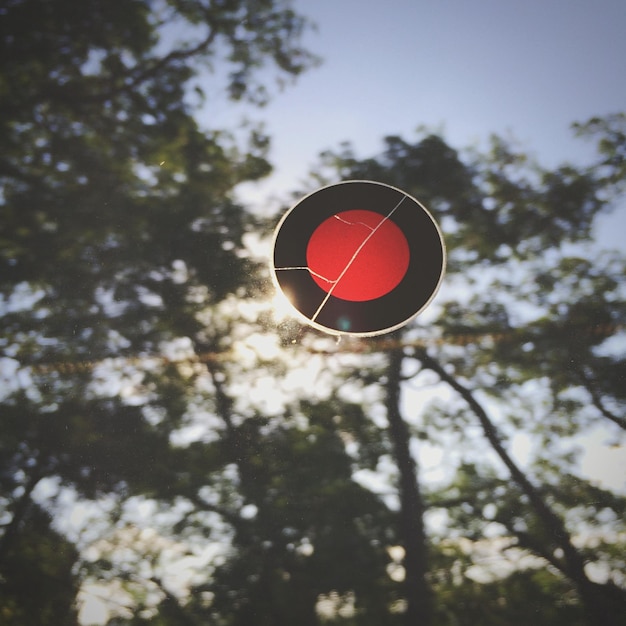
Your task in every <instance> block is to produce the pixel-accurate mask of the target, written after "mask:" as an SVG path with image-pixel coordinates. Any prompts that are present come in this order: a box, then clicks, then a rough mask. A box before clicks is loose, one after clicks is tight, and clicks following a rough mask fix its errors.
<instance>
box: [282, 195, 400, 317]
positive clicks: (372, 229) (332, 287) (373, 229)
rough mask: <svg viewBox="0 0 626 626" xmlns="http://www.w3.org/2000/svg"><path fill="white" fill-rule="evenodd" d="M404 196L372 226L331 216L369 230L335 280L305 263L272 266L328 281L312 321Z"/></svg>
mask: <svg viewBox="0 0 626 626" xmlns="http://www.w3.org/2000/svg"><path fill="white" fill-rule="evenodd" d="M406 198H408V196H407V195H403V196H402V198H401V199H400V201H399V202H398V203H397V204H396V206H394V207H393V209H391V211H389V213H387V215H385V216H384V217H383V219H382V220H380V222H379V223H378V224H377V225H376V226H375V227H372V226H370V225H369V224H365V223H363V222H350V221H348V220H345V219H343V218H341V217H339V216H338V215H334V216H333V217H335V218H336V219H338V220H339V221H340V222H344V223H346V224H348V225H350V226H358V225H361V226H365V227H366V228H367V229H368V230H369V231H370V232H369V234H368V235H367V236H366V237H365V238H364V239H363V241H362V242H361V243H360V244H359V247H358V248H357V249H356V251H355V252H354V254H353V255H352V257H350V259H349V260H348V262H347V263H346V265H345V267H344V268H343V270H342V271H341V273H340V274H339V276H338V277H337V278H336V279H335V280H331V279H329V278H327V277H326V276H322V275H321V274H318V273H317V272H316V271H315V270H312V269H311V268H310V267H308V266H307V265H302V266H295V267H275V268H274V270H275V271H277V272H279V271H286V270H306V271H307V272H309V274H311V275H313V276H317V277H318V278H319V279H320V280H323V281H324V282H326V283H328V284H329V285H330V289H329V290H328V292H327V293H326V296H325V297H324V299H323V300H322V302H321V304H320V305H319V306H318V307H317V310H316V311H315V313H314V314H313V316H312V317H311V318H310V319H311V321H312V322H315V320H316V319H317V318H318V317H319V315H320V313H321V312H322V309H323V308H324V307H325V306H326V303H327V302H328V300H329V299H330V297H331V296H332V295H333V291H334V290H335V288H336V287H337V285H338V284H339V282H340V281H341V279H342V278H343V277H344V276H345V275H346V273H347V272H348V270H349V269H350V267H351V266H352V264H353V263H354V261H355V260H356V258H357V257H358V256H359V254H360V252H361V250H363V248H364V247H365V244H366V243H367V242H368V241H369V240H370V239H371V238H372V237H373V236H374V234H375V233H376V231H378V229H379V228H380V227H381V226H382V225H383V224H384V223H385V222H386V221H387V220H388V219H390V218H391V216H392V215H393V214H394V213H395V211H396V210H397V209H398V208H399V206H400V205H401V204H402V202H404V200H406Z"/></svg>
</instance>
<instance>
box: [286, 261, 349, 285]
mask: <svg viewBox="0 0 626 626" xmlns="http://www.w3.org/2000/svg"><path fill="white" fill-rule="evenodd" d="M274 269H275V270H276V271H277V272H279V271H281V270H306V271H307V272H308V273H309V274H312V275H313V276H317V277H318V278H319V279H320V280H323V281H324V282H325V283H330V284H331V285H332V284H334V283H336V282H337V280H338V279H337V280H331V279H330V278H326V276H322V275H321V274H318V273H317V272H316V271H314V270H312V269H311V268H310V267H308V266H307V265H303V266H300V267H275V268H274Z"/></svg>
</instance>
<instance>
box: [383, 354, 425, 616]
mask: <svg viewBox="0 0 626 626" xmlns="http://www.w3.org/2000/svg"><path fill="white" fill-rule="evenodd" d="M402 359H403V353H402V350H401V349H396V350H393V351H392V352H390V356H389V366H388V369H387V383H386V385H385V392H386V395H385V405H386V409H387V419H388V421H389V433H390V436H391V440H392V442H393V446H394V454H395V461H396V464H397V466H398V473H399V481H398V491H399V494H400V537H401V540H402V542H403V544H404V546H403V547H404V551H405V554H404V569H405V572H406V577H405V581H404V585H405V594H406V599H407V603H408V605H407V611H406V614H405V615H406V624H407V626H430V624H431V623H432V616H433V602H432V592H431V589H430V587H429V585H428V581H427V580H426V574H427V571H428V554H427V547H426V533H425V530H424V501H423V499H422V496H421V494H420V490H419V483H418V481H417V464H416V462H415V459H414V458H413V457H412V456H411V451H410V445H409V444H410V439H411V438H410V434H409V429H408V427H407V424H406V422H405V421H404V420H403V419H402V414H401V412H400V382H401V367H402Z"/></svg>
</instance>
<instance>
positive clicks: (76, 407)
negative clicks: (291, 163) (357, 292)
mask: <svg viewBox="0 0 626 626" xmlns="http://www.w3.org/2000/svg"><path fill="white" fill-rule="evenodd" d="M305 27H306V22H305V21H304V19H303V18H301V17H300V16H299V15H297V14H296V13H295V12H294V11H293V10H291V8H289V6H288V4H287V3H285V2H281V1H265V0H232V1H231V0H228V1H226V2H217V3H215V2H205V1H202V0H192V1H191V2H189V1H184V2H183V1H178V0H171V1H163V2H159V1H157V0H155V1H149V0H123V1H120V2H113V3H111V2H108V1H102V0H87V1H84V2H83V1H80V2H79V1H71V0H62V1H61V2H55V3H50V2H47V1H45V0H17V1H14V2H10V3H5V4H4V6H3V7H2V8H0V33H1V43H0V46H1V49H0V57H1V58H2V62H1V63H2V65H1V69H0V94H1V97H0V137H1V141H2V146H3V150H2V155H0V181H1V185H2V191H1V194H0V205H1V208H2V215H3V220H2V221H3V227H2V235H1V237H0V242H1V243H0V289H1V293H2V329H3V333H2V335H3V340H2V347H3V367H4V371H6V372H11V371H12V372H15V374H16V376H15V377H11V378H10V384H9V385H8V388H7V390H6V391H4V392H3V396H2V400H3V404H4V407H3V412H2V417H1V420H2V424H1V426H2V439H1V442H0V447H1V448H2V455H1V457H2V460H1V462H0V463H1V474H0V476H1V480H2V488H3V489H2V492H3V499H2V502H1V508H2V523H3V527H4V531H3V534H2V536H1V537H0V563H1V564H2V565H1V567H2V571H3V574H4V575H5V577H6V576H7V575H8V574H7V573H8V572H13V574H11V576H13V578H11V579H9V578H5V579H3V581H2V585H5V586H6V589H9V588H11V585H13V584H17V583H16V581H19V576H18V574H17V573H15V572H18V571H19V567H18V565H17V564H16V558H17V557H16V552H15V546H16V545H23V541H24V540H25V537H26V535H25V533H29V532H31V531H30V530H29V528H30V527H29V520H30V519H31V517H32V516H33V515H34V514H35V512H36V511H40V510H41V508H42V507H43V508H48V509H50V510H52V509H53V507H54V500H55V497H56V496H57V495H59V494H60V493H61V491H62V490H73V491H74V492H76V493H77V494H79V496H80V497H82V498H86V499H98V498H100V497H102V496H103V495H105V494H111V495H112V496H114V497H115V498H119V499H120V501H123V500H124V499H125V498H127V497H128V496H129V495H130V494H133V493H142V491H143V490H145V489H146V485H148V484H154V483H153V481H152V478H153V477H154V476H155V475H156V476H160V477H161V478H165V477H166V473H167V471H169V469H171V467H170V465H168V464H169V463H174V462H175V461H176V457H177V453H176V451H175V450H174V451H172V446H171V442H170V437H171V434H172V431H173V430H175V429H176V428H177V426H179V425H180V424H181V423H182V421H183V420H184V416H185V413H186V411H187V408H188V402H189V401H190V397H191V396H192V394H193V392H192V391H191V390H190V389H189V387H188V383H189V376H188V375H187V373H186V372H181V371H180V368H179V367H177V366H176V365H170V364H168V363H166V362H164V361H163V360H161V361H157V362H156V363H155V362H152V364H149V363H148V365H147V367H145V366H144V362H143V361H141V360H137V359H135V360H134V361H133V360H132V359H131V360H130V361H119V360H117V361H116V360H115V359H119V358H120V357H126V356H131V355H132V356H133V357H142V356H143V357H148V356H150V355H152V354H161V353H162V351H163V350H166V349H167V347H168V346H171V348H170V349H174V348H175V346H176V345H177V342H179V341H180V338H181V337H182V338H185V340H186V341H191V342H192V343H191V350H192V351H193V349H194V348H195V349H196V350H198V351H199V349H200V348H199V345H200V343H201V341H202V340H203V337H202V333H203V328H204V326H203V324H202V323H201V322H200V321H199V320H198V317H197V316H198V312H199V311H201V310H204V309H206V308H207V307H209V306H211V305H215V304H216V303H218V302H220V301H222V300H223V299H224V298H225V297H226V296H227V295H228V294H232V293H235V292H237V290H245V289H248V288H250V287H249V286H246V276H247V275H248V274H249V273H250V272H251V270H252V262H251V260H250V259H249V258H247V257H246V255H245V253H244V252H243V245H242V235H243V233H244V229H245V225H246V223H247V221H248V217H247V216H246V214H245V211H244V209H243V208H242V207H241V206H239V205H238V204H236V203H235V201H234V200H233V189H234V188H235V187H236V185H237V184H238V183H239V182H241V181H249V180H255V179H257V178H259V177H260V176H262V175H264V174H265V173H267V172H268V171H269V164H268V163H267V161H266V159H265V153H266V149H267V145H268V139H267V137H265V136H264V135H263V134H262V133H261V132H260V131H259V130H255V129H253V130H252V131H250V132H249V137H248V140H247V141H248V143H247V145H241V144H238V143H237V142H236V141H235V139H234V138H233V137H231V136H229V134H228V133H226V132H224V131H221V130H219V129H201V128H200V127H199V126H198V123H197V122H196V121H195V119H194V117H193V113H194V103H200V102H201V101H202V99H203V98H204V93H203V89H202V84H203V81H204V79H205V77H206V76H211V73H210V68H211V66H212V64H214V63H215V64H219V67H220V69H221V70H223V71H224V72H225V79H224V82H223V85H221V87H222V88H223V90H224V91H225V92H226V94H227V97H230V98H231V99H232V100H246V99H247V100H249V101H251V102H253V103H254V102H256V103H258V102H260V101H262V100H263V99H264V98H266V97H267V93H268V91H269V90H268V88H267V85H268V82H269V81H270V80H271V75H272V72H274V73H275V74H276V75H277V77H278V78H279V79H280V77H284V78H285V77H290V76H297V75H298V74H299V73H300V72H301V71H303V70H305V69H306V68H307V67H309V66H311V64H312V63H313V62H314V61H315V59H314V57H313V56H312V55H311V54H310V53H309V52H308V51H306V50H304V49H303V48H302V47H301V46H300V44H299V39H300V35H301V33H302V31H303V29H304V28H305ZM181 28H182V29H184V31H183V32H184V35H183V37H184V42H181V41H179V37H180V35H179V34H178V32H179V31H178V30H177V29H181ZM203 65H204V68H205V70H203V71H204V74H202V75H201V74H200V68H201V67H203ZM272 68H273V70H272ZM201 79H202V80H201ZM217 80H218V79H216V81H217ZM215 84H216V85H219V83H218V82H216V83H215ZM172 346H173V347H172ZM107 359H108V360H107ZM58 363H67V364H68V365H66V366H61V365H55V364H58ZM67 374H72V376H71V377H69V378H68V377H67V376H66V375H67ZM129 392H130V393H129ZM138 393H139V395H137V394H138ZM178 456H181V455H180V453H178ZM41 485H45V487H46V489H45V490H44V491H46V492H47V493H48V495H47V496H46V497H43V500H42V497H41V496H40V498H39V499H38V500H36V501H35V500H34V497H35V494H36V491H37V489H38V488H39V487H40V486H41ZM167 491H168V488H167V481H164V482H163V483H161V485H160V487H159V493H160V494H161V495H162V496H163V497H170V496H172V494H171V493H170V494H168V493H167ZM40 526H41V524H40ZM42 532H48V533H51V532H52V531H47V530H44V531H42ZM36 545H37V544H33V547H34V546H36ZM47 550H48V547H47V544H45V543H42V544H41V552H42V554H41V559H39V560H35V559H33V561H36V562H38V563H39V564H40V565H39V566H40V567H41V568H43V569H42V572H41V574H42V575H43V574H44V572H43V570H44V569H45V568H46V567H48V564H49V562H50V560H49V557H48V556H47V555H46V553H45V552H46V551H47ZM68 554H69V553H68ZM62 565H63V567H64V566H65V563H63V564H61V563H60V564H59V568H61V566H62ZM49 589H52V587H50V588H49ZM71 589H72V588H69V587H68V588H67V589H66V590H64V591H63V594H66V593H70V592H71ZM6 593H9V592H8V591H6ZM11 593H13V592H11ZM42 593H43V591H42ZM59 593H61V592H59ZM4 597H5V598H8V597H9V596H7V595H5V596H4ZM11 597H13V598H17V597H18V596H17V595H15V594H14V595H12V596H11ZM61 600H63V601H66V600H67V598H66V597H65V596H60V597H59V601H58V604H59V605H61ZM7 602H9V600H7ZM13 602H14V600H10V602H9V604H8V605H7V606H8V607H9V609H8V610H10V611H11V615H13V616H16V615H18V614H19V611H21V610H24V611H26V610H35V609H34V607H35V606H37V605H38V602H33V603H32V605H31V607H30V608H28V609H27V608H26V607H21V606H16V608H13V604H11V603H13ZM46 603H47V600H46V601H44V599H43V596H42V604H41V613H40V615H39V617H38V618H36V617H34V618H33V620H34V621H37V620H39V623H43V622H47V621H48V618H46V617H45V615H46V614H47V613H45V612H46V611H47V610H48V609H47V608H46V607H47V604H46ZM68 611H69V609H68ZM68 615H69V613H68ZM24 619H26V618H24ZM15 620H16V621H17V622H19V621H20V619H19V618H17V617H16V618H15ZM53 621H55V622H56V623H61V618H58V617H56V618H55V619H54V620H53ZM23 623H25V622H23Z"/></svg>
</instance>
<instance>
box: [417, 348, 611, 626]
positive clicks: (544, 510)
mask: <svg viewBox="0 0 626 626" xmlns="http://www.w3.org/2000/svg"><path fill="white" fill-rule="evenodd" d="M416 358H417V359H419V360H420V361H421V363H422V365H423V367H425V368H426V369H430V370H432V371H433V372H435V373H436V374H437V375H438V376H439V378H441V380H442V381H443V382H445V383H446V384H448V385H449V386H450V387H452V389H454V390H455V391H456V392H457V393H458V394H459V395H460V396H461V397H462V398H463V399H464V400H465V402H467V404H468V405H469V407H470V408H471V410H472V411H473V413H474V414H475V415H476V417H477V418H478V421H479V422H480V425H481V426H482V429H483V432H484V434H485V437H486V438H487V440H488V441H489V443H490V444H491V447H492V448H493V449H494V451H495V452H496V454H497V455H498V456H499V457H500V459H501V460H502V462H503V463H504V465H505V466H506V468H507V469H508V470H509V472H510V474H511V477H512V478H513V480H514V481H515V482H516V483H517V484H518V486H519V487H520V488H521V489H522V491H523V492H524V493H525V494H526V496H527V497H528V500H529V502H530V504H531V506H532V507H533V509H534V510H535V513H536V514H537V516H538V517H539V519H540V520H541V522H542V524H543V526H544V528H545V530H546V531H547V532H548V534H549V536H550V537H551V538H553V539H554V541H555V543H556V545H558V547H559V548H561V550H562V551H563V555H564V564H563V565H564V567H562V568H560V569H561V571H562V572H563V573H564V574H565V575H566V576H568V578H570V579H571V580H572V582H573V583H574V584H575V585H576V588H577V589H578V592H579V594H580V597H581V599H582V602H583V605H584V606H585V610H586V613H587V619H588V622H589V624H597V623H600V622H599V621H598V620H600V619H602V621H603V623H604V624H615V625H616V626H618V621H616V615H615V614H614V613H612V612H611V611H609V610H608V609H607V607H606V603H605V600H606V598H605V593H604V589H603V587H602V586H600V585H596V584H594V583H592V582H591V581H590V580H589V578H588V577H587V574H586V572H585V560H584V558H583V557H582V555H581V554H580V553H579V552H578V550H576V548H575V547H574V545H573V544H572V542H571V537H570V535H569V533H568V531H567V529H566V528H565V525H564V524H563V521H562V520H561V519H560V518H559V517H558V516H557V515H556V514H555V513H554V512H553V511H552V509H550V507H549V506H548V505H547V504H546V502H545V501H544V499H543V498H542V497H541V495H540V494H539V491H538V490H537V489H536V488H535V486H534V485H533V484H532V483H531V482H530V481H529V480H528V478H527V477H526V475H525V474H524V473H523V472H522V470H521V469H520V468H519V467H517V465H516V464H515V462H514V461H513V459H512V458H511V457H510V456H509V454H508V452H507V451H506V450H505V448H504V446H503V444H502V441H501V438H500V435H499V433H498V431H497V429H496V427H495V425H494V424H493V422H492V421H491V420H490V419H489V416H488V415H487V412H486V411H485V409H484V408H483V407H482V405H481V404H480V403H479V402H478V401H477V400H476V398H475V397H474V395H473V394H472V392H471V391H470V390H469V389H468V388H467V387H465V386H463V385H462V384H461V383H460V382H459V381H458V380H456V378H454V376H452V375H450V374H449V373H448V372H446V370H445V369H444V367H443V366H442V365H441V364H440V363H439V362H438V361H436V360H435V359H434V358H432V357H431V356H429V355H428V354H427V352H426V350H420V351H418V352H416ZM542 556H543V554H542ZM617 620H619V618H617Z"/></svg>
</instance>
